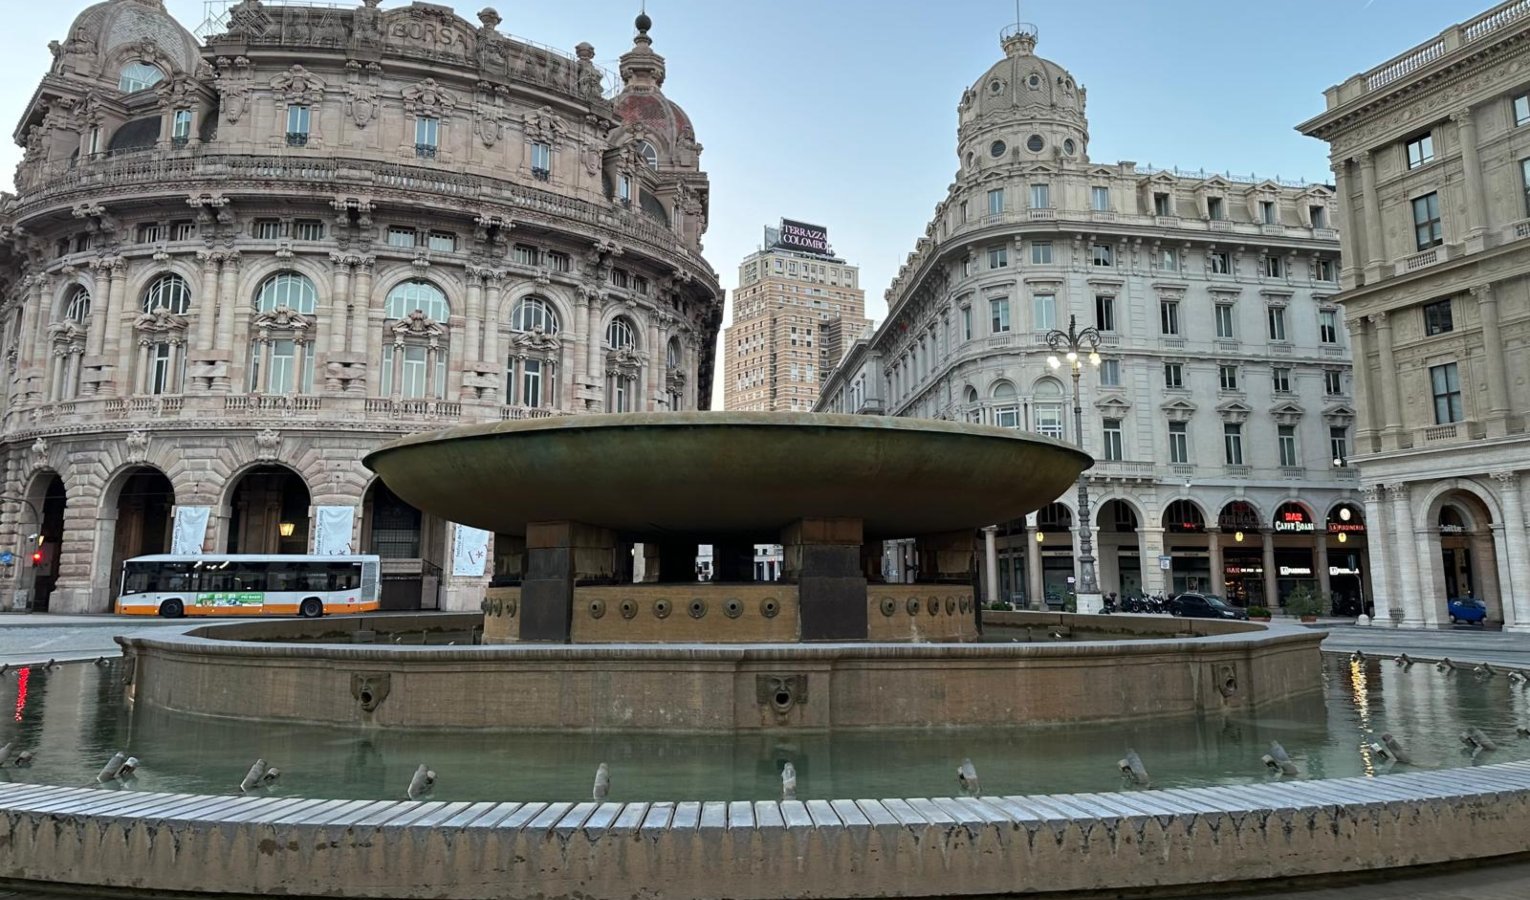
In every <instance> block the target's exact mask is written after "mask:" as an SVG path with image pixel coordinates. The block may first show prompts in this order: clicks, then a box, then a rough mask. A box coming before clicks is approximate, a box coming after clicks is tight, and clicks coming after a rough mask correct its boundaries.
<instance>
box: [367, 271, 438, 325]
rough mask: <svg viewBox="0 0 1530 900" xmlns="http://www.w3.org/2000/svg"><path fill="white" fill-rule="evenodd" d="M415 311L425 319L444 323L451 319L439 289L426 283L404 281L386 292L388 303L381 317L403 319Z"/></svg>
mask: <svg viewBox="0 0 1530 900" xmlns="http://www.w3.org/2000/svg"><path fill="white" fill-rule="evenodd" d="M415 310H419V311H420V312H422V313H424V314H425V317H426V318H429V319H434V320H436V321H437V322H445V321H446V320H447V319H449V318H451V307H450V306H449V305H447V302H446V295H445V294H443V293H442V292H441V289H440V288H438V287H436V286H435V285H433V284H431V283H430V282H428V281H405V282H402V283H401V284H399V285H398V287H395V288H394V289H393V290H391V291H389V292H388V302H387V303H386V304H385V305H384V307H383V315H384V316H386V317H387V318H389V319H404V318H407V317H408V316H409V314H410V313H412V312H414V311H415Z"/></svg>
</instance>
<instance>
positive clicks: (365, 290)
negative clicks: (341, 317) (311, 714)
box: [349, 256, 381, 384]
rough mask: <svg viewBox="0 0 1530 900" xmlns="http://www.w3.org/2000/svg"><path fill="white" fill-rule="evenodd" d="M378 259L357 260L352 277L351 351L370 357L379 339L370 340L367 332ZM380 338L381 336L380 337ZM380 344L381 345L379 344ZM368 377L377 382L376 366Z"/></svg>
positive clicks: (354, 353) (357, 354)
mask: <svg viewBox="0 0 1530 900" xmlns="http://www.w3.org/2000/svg"><path fill="white" fill-rule="evenodd" d="M375 262H376V260H374V259H372V258H371V257H369V256H366V257H362V258H361V259H358V260H357V261H356V274H355V276H354V277H352V278H351V315H350V325H351V344H350V348H349V350H350V352H351V354H353V355H355V356H361V357H366V358H370V355H371V351H372V347H371V345H372V344H376V343H377V341H368V340H367V332H368V331H369V330H370V327H371V320H372V265H373V263H375ZM379 340H380V338H379ZM379 346H381V345H380V344H379ZM367 374H368V377H369V378H370V379H371V380H372V383H373V384H376V383H377V375H376V367H375V366H373V367H372V370H371V371H369V372H368V373H367Z"/></svg>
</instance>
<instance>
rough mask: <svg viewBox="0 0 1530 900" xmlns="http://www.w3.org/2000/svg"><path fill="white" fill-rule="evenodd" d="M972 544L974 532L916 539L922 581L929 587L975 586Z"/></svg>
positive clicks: (920, 579) (919, 573)
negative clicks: (946, 585) (931, 585)
mask: <svg viewBox="0 0 1530 900" xmlns="http://www.w3.org/2000/svg"><path fill="white" fill-rule="evenodd" d="M972 544H973V541H972V532H970V531H948V532H945V533H943V534H926V535H920V536H919V537H918V538H915V547H916V550H917V552H918V554H919V570H918V580H919V581H920V582H923V583H925V584H971V583H972V556H973V553H972ZM989 545H990V546H992V544H991V543H990V544H989Z"/></svg>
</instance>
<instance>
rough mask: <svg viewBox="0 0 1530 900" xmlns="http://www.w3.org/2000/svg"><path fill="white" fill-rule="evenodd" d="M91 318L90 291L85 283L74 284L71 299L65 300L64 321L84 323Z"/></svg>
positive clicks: (70, 293) (77, 323) (70, 294)
mask: <svg viewBox="0 0 1530 900" xmlns="http://www.w3.org/2000/svg"><path fill="white" fill-rule="evenodd" d="M89 318H90V291H88V290H86V289H85V286H84V285H83V284H77V285H75V286H74V290H72V291H70V292H69V299H68V300H67V301H65V302H64V321H66V322H73V323H74V324H76V325H84V324H85V322H86V321H87V320H88V319H89Z"/></svg>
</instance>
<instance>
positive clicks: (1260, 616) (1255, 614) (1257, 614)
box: [1248, 606, 1270, 622]
mask: <svg viewBox="0 0 1530 900" xmlns="http://www.w3.org/2000/svg"><path fill="white" fill-rule="evenodd" d="M1248 617H1249V618H1250V619H1252V620H1254V621H1255V622H1268V621H1270V609H1269V607H1267V606H1250V607H1249V608H1248Z"/></svg>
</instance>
